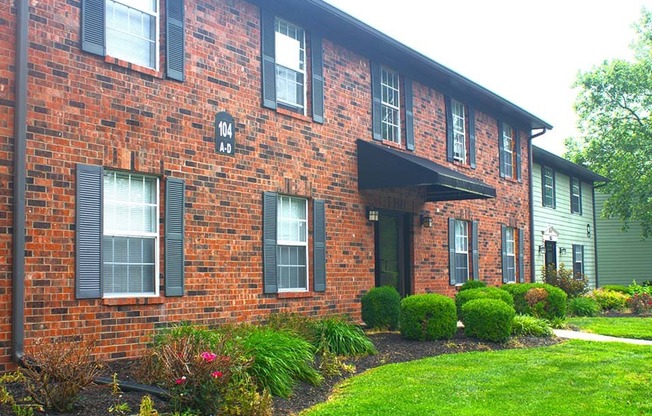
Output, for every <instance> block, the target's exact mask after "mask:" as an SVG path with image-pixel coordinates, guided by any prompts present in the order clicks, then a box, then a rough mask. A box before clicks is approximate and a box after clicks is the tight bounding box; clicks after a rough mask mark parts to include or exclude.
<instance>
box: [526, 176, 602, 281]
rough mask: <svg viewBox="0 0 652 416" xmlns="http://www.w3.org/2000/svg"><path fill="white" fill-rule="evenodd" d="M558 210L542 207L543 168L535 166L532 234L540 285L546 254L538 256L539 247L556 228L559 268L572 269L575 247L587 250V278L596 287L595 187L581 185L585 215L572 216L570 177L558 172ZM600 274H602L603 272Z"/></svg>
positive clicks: (585, 260)
mask: <svg viewBox="0 0 652 416" xmlns="http://www.w3.org/2000/svg"><path fill="white" fill-rule="evenodd" d="M554 172H555V200H556V206H555V208H549V207H544V206H543V204H542V200H541V198H542V190H541V186H542V185H541V165H540V164H538V163H534V164H533V168H532V180H533V187H532V188H533V201H532V204H533V206H534V230H533V232H532V236H533V237H532V238H533V245H534V267H535V276H536V280H537V281H538V282H540V281H541V269H542V268H543V263H544V254H543V253H539V246H540V245H543V240H542V232H543V231H544V230H546V229H547V228H548V226H550V225H551V226H553V227H554V228H555V230H557V232H558V233H559V239H558V240H557V265H560V264H562V263H563V264H564V266H565V267H566V268H567V269H572V268H573V244H580V245H583V246H584V274H585V275H586V277H587V278H588V279H589V286H590V287H591V288H594V287H595V285H596V284H595V282H596V271H595V245H594V240H593V239H594V237H595V232H593V198H592V184H591V183H587V182H582V183H581V184H582V215H580V214H571V207H570V177H569V176H568V175H566V174H564V173H563V172H561V171H558V170H555V171H554ZM587 224H590V226H591V237H587V236H586V226H587ZM560 247H563V248H565V249H566V254H563V255H561V254H559V248H560ZM600 273H602V271H601V270H600Z"/></svg>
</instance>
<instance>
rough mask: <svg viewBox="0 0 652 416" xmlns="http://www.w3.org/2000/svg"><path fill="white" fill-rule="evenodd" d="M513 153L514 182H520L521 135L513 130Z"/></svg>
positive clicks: (516, 130)
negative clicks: (514, 156)
mask: <svg viewBox="0 0 652 416" xmlns="http://www.w3.org/2000/svg"><path fill="white" fill-rule="evenodd" d="M514 152H515V153H516V180H517V181H519V182H521V133H520V132H519V131H518V129H514Z"/></svg>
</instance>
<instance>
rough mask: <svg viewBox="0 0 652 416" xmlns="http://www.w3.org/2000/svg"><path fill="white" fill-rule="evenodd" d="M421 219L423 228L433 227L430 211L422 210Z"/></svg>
mask: <svg viewBox="0 0 652 416" xmlns="http://www.w3.org/2000/svg"><path fill="white" fill-rule="evenodd" d="M419 220H420V221H421V226H422V227H423V228H432V217H431V216H430V212H429V211H421V214H420V215H419Z"/></svg>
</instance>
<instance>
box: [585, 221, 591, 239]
mask: <svg viewBox="0 0 652 416" xmlns="http://www.w3.org/2000/svg"><path fill="white" fill-rule="evenodd" d="M586 236H587V237H589V238H591V224H586Z"/></svg>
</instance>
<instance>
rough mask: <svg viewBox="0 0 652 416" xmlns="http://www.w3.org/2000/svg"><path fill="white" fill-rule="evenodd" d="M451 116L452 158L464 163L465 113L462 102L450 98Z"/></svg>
mask: <svg viewBox="0 0 652 416" xmlns="http://www.w3.org/2000/svg"><path fill="white" fill-rule="evenodd" d="M451 107H452V108H451V112H452V117H453V159H454V160H456V161H458V162H461V163H466V114H465V108H464V104H462V103H460V102H459V101H455V100H451Z"/></svg>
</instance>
